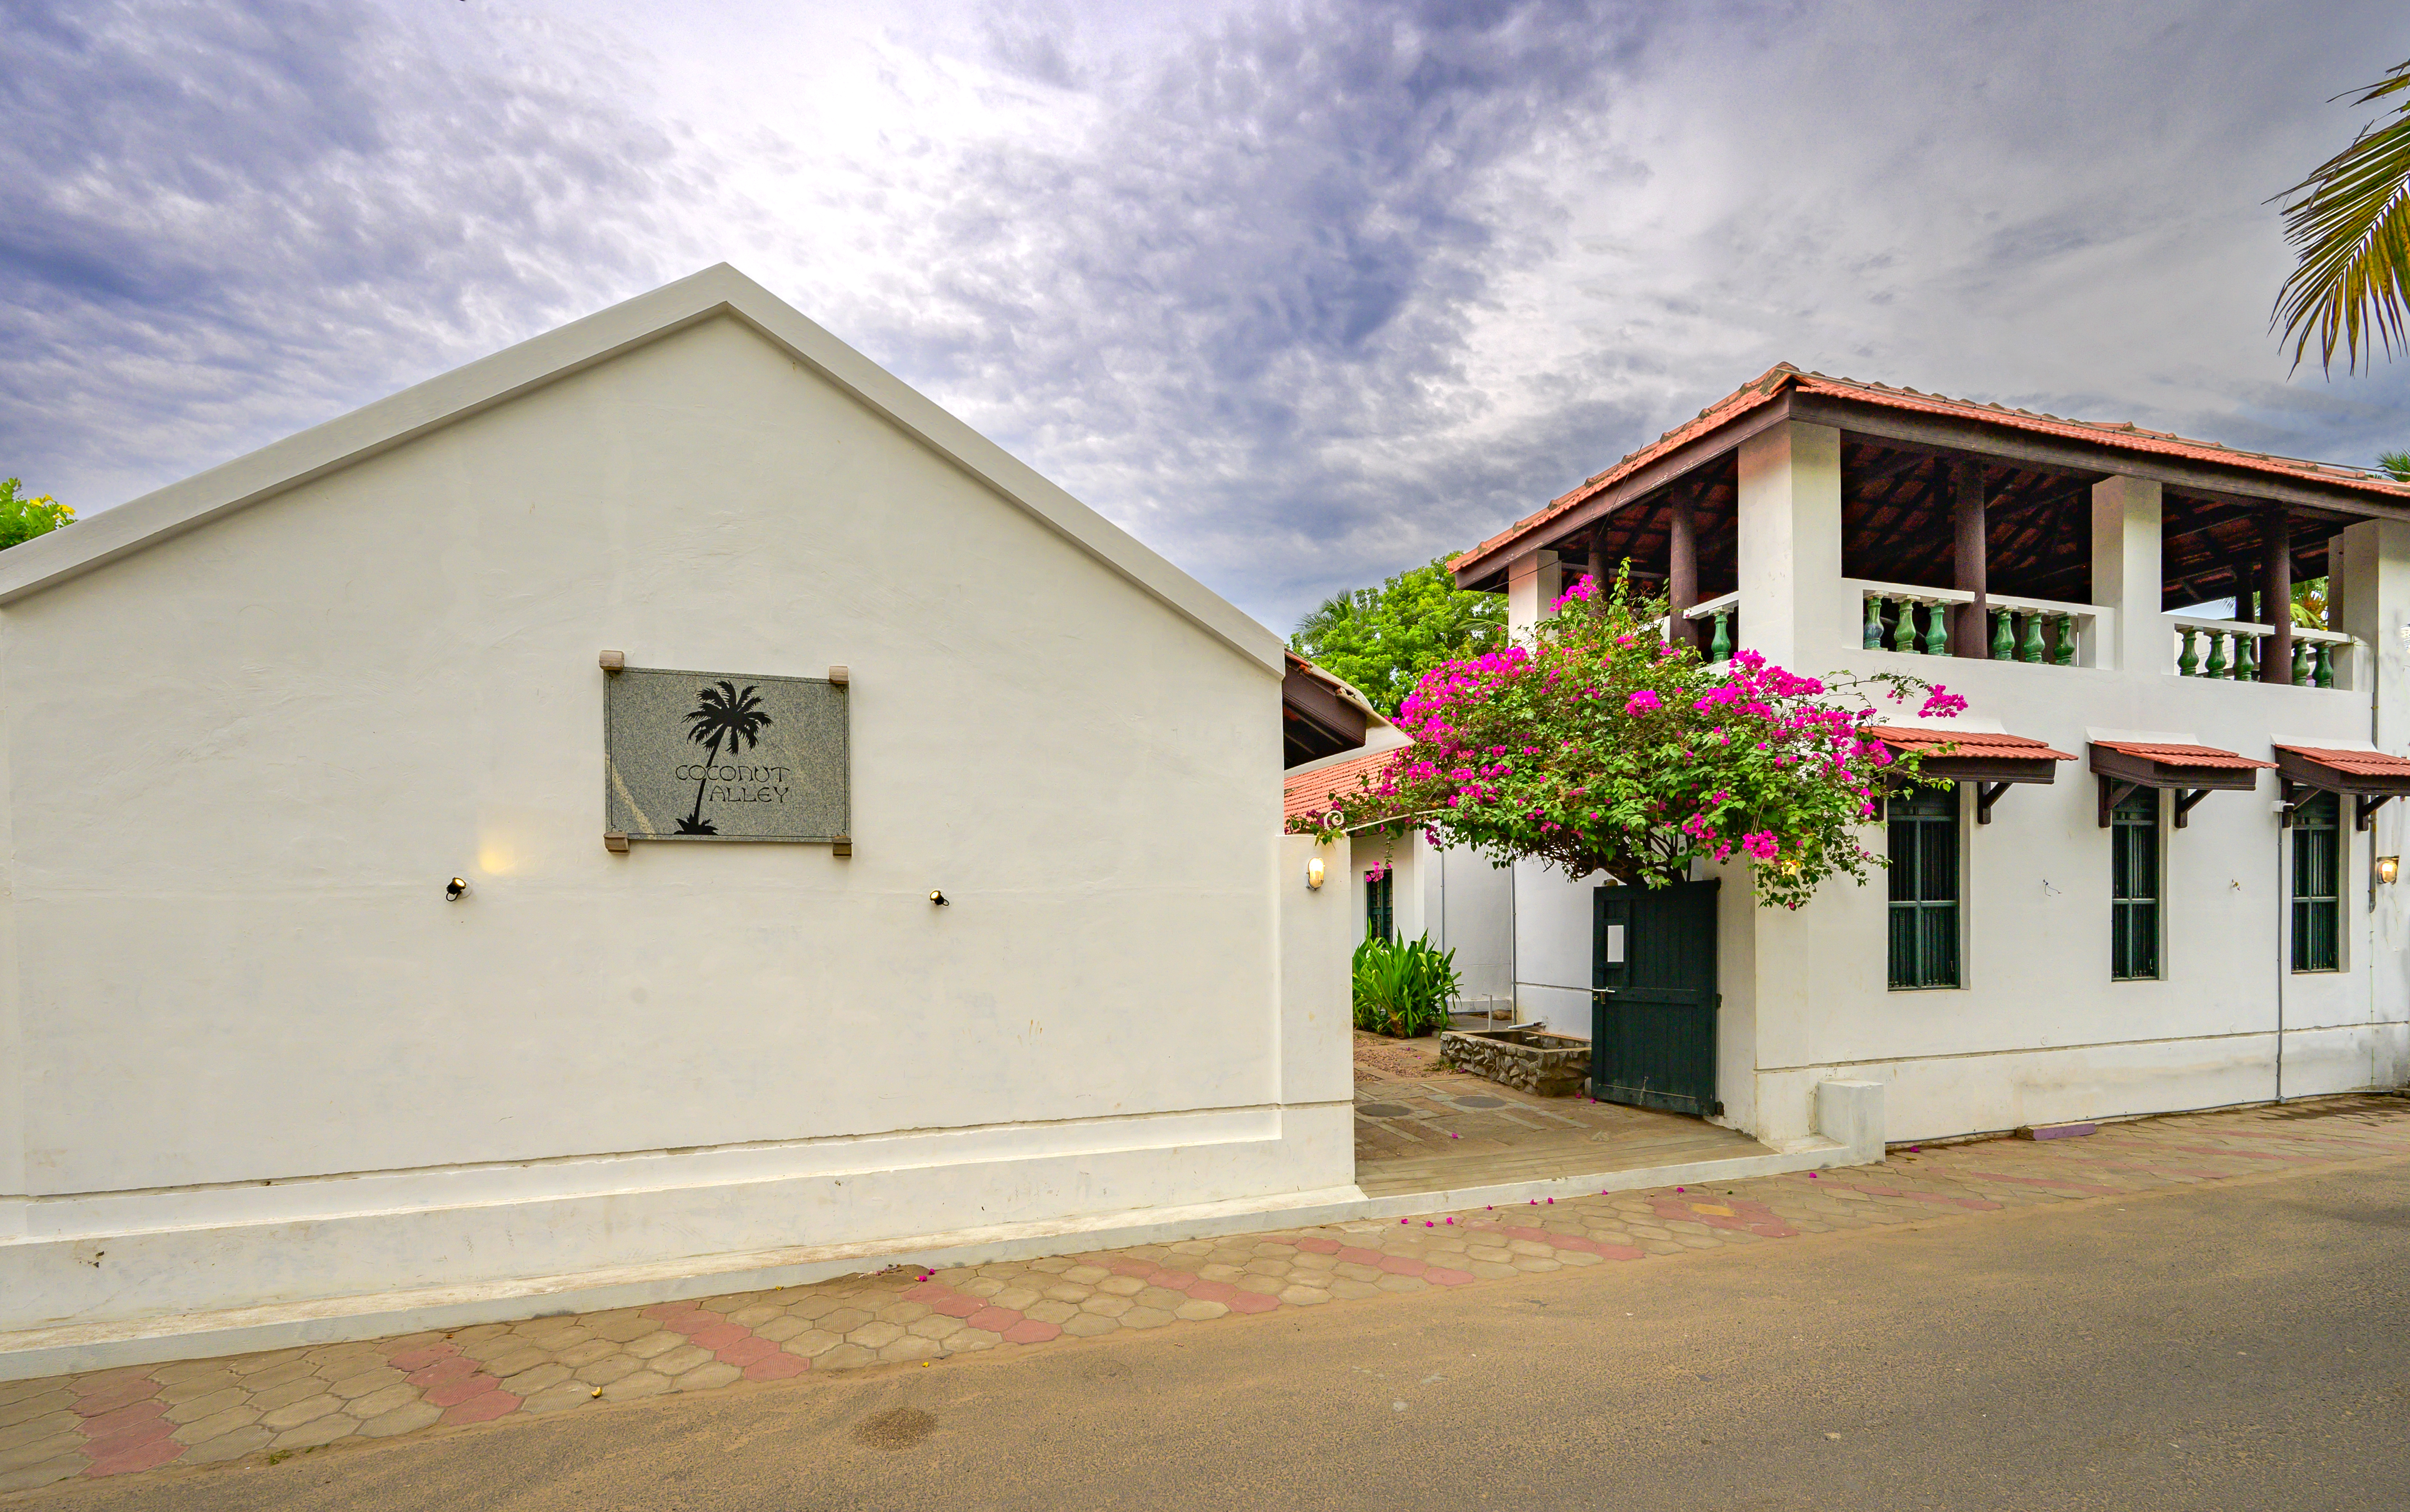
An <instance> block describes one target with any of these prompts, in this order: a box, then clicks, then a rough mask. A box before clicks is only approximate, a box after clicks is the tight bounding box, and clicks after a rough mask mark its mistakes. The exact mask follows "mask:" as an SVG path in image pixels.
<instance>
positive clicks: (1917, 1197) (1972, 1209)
mask: <svg viewBox="0 0 2410 1512" xmlns="http://www.w3.org/2000/svg"><path fill="white" fill-rule="evenodd" d="M1851 1190H1852V1191H1859V1192H1864V1193H1866V1195H1867V1196H1868V1197H1904V1198H1907V1199H1909V1201H1911V1202H1923V1203H1924V1204H1926V1205H1927V1206H1930V1207H1937V1208H1965V1209H1966V1210H1967V1212H1969V1213H1993V1212H1996V1211H1998V1209H1999V1206H2000V1204H1998V1203H1997V1202H1986V1201H1984V1200H1983V1199H1982V1198H1980V1197H1940V1196H1937V1195H1935V1194H1934V1193H1932V1192H1906V1191H1902V1190H1900V1189H1899V1188H1898V1187H1896V1186H1855V1187H1851Z"/></svg>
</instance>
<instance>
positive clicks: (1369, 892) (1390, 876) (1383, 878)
mask: <svg viewBox="0 0 2410 1512" xmlns="http://www.w3.org/2000/svg"><path fill="white" fill-rule="evenodd" d="M1397 878H1398V874H1397V873H1396V872H1394V871H1392V870H1390V869H1389V868H1387V867H1386V866H1385V867H1383V868H1382V869H1381V870H1380V871H1379V872H1378V873H1374V872H1369V871H1368V872H1366V873H1365V874H1364V938H1366V939H1395V938H1398V925H1397V915H1396V912H1395V911H1394V910H1393V909H1392V908H1391V907H1390V899H1391V897H1392V895H1393V894H1394V885H1393V884H1394V883H1395V882H1396V881H1397Z"/></svg>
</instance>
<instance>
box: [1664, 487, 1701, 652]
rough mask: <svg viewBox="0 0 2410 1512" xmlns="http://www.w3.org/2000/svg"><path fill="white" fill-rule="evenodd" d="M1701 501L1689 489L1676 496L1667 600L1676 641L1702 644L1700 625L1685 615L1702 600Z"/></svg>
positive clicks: (1668, 550) (1668, 541) (1668, 536)
mask: <svg viewBox="0 0 2410 1512" xmlns="http://www.w3.org/2000/svg"><path fill="white" fill-rule="evenodd" d="M1697 504H1698V502H1697V500H1696V499H1695V498H1693V497H1692V496H1691V494H1690V493H1689V492H1687V491H1685V492H1682V493H1677V494H1676V495H1675V496H1674V517H1673V523H1672V524H1671V525H1670V526H1669V527H1668V528H1667V531H1666V549H1665V602H1666V605H1667V607H1668V608H1669V609H1670V610H1671V611H1672V613H1673V617H1674V642H1675V644H1676V645H1677V646H1696V645H1698V644H1699V637H1698V627H1697V626H1696V625H1695V624H1693V623H1692V622H1691V620H1688V619H1685V618H1682V615H1683V612H1684V611H1685V610H1688V609H1689V608H1690V607H1691V605H1693V604H1695V603H1698V602H1699V531H1698V520H1697V516H1696V510H1697Z"/></svg>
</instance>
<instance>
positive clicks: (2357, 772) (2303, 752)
mask: <svg viewBox="0 0 2410 1512" xmlns="http://www.w3.org/2000/svg"><path fill="white" fill-rule="evenodd" d="M2276 749H2278V750H2287V751H2291V752H2292V753H2293V754H2294V755H2296V756H2306V757H2308V758H2309V759H2310V760H2312V761H2314V762H2316V763H2318V764H2319V765H2320V766H2331V767H2333V768H2334V769H2335V770H2336V771H2338V772H2342V773H2345V774H2346V775H2348V776H2351V777H2410V761H2405V760H2403V758H2402V757H2399V756H2388V755H2386V754H2385V753H2384V752H2383V751H2380V750H2329V749H2325V748H2324V747H2320V746H2279V747H2277V748H2276Z"/></svg>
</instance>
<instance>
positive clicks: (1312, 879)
mask: <svg viewBox="0 0 2410 1512" xmlns="http://www.w3.org/2000/svg"><path fill="white" fill-rule="evenodd" d="M1305 890H1306V891H1307V892H1309V893H1319V892H1321V891H1322V858H1321V857H1320V856H1315V857H1314V858H1313V859H1312V860H1310V861H1308V862H1307V863H1306V864H1305Z"/></svg>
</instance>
